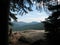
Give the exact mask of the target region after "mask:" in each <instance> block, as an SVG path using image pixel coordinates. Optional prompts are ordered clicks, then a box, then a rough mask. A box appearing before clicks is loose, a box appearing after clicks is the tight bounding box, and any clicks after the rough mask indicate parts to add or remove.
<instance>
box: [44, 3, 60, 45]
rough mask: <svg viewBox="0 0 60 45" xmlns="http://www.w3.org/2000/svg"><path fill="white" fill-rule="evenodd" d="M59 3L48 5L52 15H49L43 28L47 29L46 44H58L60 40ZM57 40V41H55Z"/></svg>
mask: <svg viewBox="0 0 60 45" xmlns="http://www.w3.org/2000/svg"><path fill="white" fill-rule="evenodd" d="M58 6H60V4H59V5H58V2H57V5H55V6H53V5H49V8H48V9H49V10H50V11H52V12H53V13H52V15H51V16H49V17H48V18H47V19H46V21H45V22H44V24H45V30H46V31H48V33H47V34H46V35H47V36H46V40H47V42H48V45H55V44H56V45H58V44H60V43H59V40H60V7H58ZM57 42H58V43H57Z"/></svg>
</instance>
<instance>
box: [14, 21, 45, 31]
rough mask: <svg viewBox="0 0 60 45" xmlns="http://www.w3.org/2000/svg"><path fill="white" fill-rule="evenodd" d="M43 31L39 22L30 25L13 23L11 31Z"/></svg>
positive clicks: (42, 25)
mask: <svg viewBox="0 0 60 45" xmlns="http://www.w3.org/2000/svg"><path fill="white" fill-rule="evenodd" d="M29 29H34V30H44V24H43V23H39V22H31V23H25V22H13V30H15V31H19V30H29Z"/></svg>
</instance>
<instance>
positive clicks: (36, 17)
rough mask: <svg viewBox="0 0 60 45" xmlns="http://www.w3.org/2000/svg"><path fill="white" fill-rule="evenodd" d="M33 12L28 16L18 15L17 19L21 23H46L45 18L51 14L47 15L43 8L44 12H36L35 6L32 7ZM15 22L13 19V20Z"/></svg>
mask: <svg viewBox="0 0 60 45" xmlns="http://www.w3.org/2000/svg"><path fill="white" fill-rule="evenodd" d="M32 9H33V11H31V12H28V14H26V15H23V16H21V15H19V14H17V15H16V17H17V18H18V19H17V21H18V22H20V21H23V22H27V23H29V22H33V21H35V22H41V21H44V20H45V18H47V17H48V16H49V15H50V14H51V13H49V14H47V13H46V12H45V11H44V9H43V8H42V12H39V11H37V10H36V8H35V6H33V7H32ZM12 21H13V19H12Z"/></svg>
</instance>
